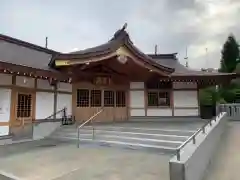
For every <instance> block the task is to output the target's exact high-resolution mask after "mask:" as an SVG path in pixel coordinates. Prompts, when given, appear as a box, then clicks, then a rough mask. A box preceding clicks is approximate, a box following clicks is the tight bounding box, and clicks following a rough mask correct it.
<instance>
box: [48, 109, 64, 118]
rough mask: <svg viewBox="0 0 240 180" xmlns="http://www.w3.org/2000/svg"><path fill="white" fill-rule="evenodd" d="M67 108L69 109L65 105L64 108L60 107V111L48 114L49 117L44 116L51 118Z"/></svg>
mask: <svg viewBox="0 0 240 180" xmlns="http://www.w3.org/2000/svg"><path fill="white" fill-rule="evenodd" d="M66 109H67V108H66V107H64V108H63V109H60V110H59V111H57V112H55V113H53V114H52V115H50V116H48V117H46V118H44V119H50V118H51V117H54V116H55V115H57V114H59V113H61V112H64V111H65V110H66Z"/></svg>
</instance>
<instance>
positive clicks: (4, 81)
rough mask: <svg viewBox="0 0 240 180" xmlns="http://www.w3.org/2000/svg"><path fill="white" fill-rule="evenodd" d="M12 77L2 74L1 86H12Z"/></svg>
mask: <svg viewBox="0 0 240 180" xmlns="http://www.w3.org/2000/svg"><path fill="white" fill-rule="evenodd" d="M11 84H12V75H10V74H0V85H11Z"/></svg>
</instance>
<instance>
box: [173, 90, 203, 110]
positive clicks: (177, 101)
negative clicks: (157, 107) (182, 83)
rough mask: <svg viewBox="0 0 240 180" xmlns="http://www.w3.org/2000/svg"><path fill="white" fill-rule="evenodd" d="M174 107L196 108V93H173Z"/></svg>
mask: <svg viewBox="0 0 240 180" xmlns="http://www.w3.org/2000/svg"><path fill="white" fill-rule="evenodd" d="M173 98H174V107H198V93H197V91H173Z"/></svg>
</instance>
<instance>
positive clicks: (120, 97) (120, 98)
mask: <svg viewBox="0 0 240 180" xmlns="http://www.w3.org/2000/svg"><path fill="white" fill-rule="evenodd" d="M125 106H126V93H125V92H124V91H116V107H125Z"/></svg>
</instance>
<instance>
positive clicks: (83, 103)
mask: <svg viewBox="0 0 240 180" xmlns="http://www.w3.org/2000/svg"><path fill="white" fill-rule="evenodd" d="M88 106H89V90H88V89H78V90H77V107H88Z"/></svg>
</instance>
